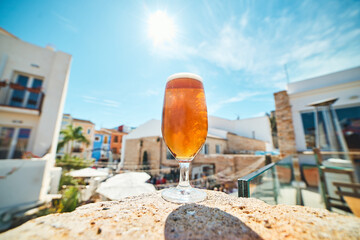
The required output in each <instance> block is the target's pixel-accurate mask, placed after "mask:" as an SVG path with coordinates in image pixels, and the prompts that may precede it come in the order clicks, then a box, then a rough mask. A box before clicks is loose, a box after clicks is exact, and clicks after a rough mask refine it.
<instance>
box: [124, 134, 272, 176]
mask: <svg viewBox="0 0 360 240" xmlns="http://www.w3.org/2000/svg"><path fill="white" fill-rule="evenodd" d="M228 137H229V140H226V139H219V138H211V137H208V138H207V139H206V144H209V154H201V153H199V154H197V156H196V157H195V159H194V160H193V162H192V164H193V166H196V165H198V166H199V165H206V164H210V165H214V168H215V173H219V172H223V171H225V173H226V175H234V174H235V175H236V176H240V175H241V176H244V175H246V174H248V173H250V172H251V171H254V170H256V169H257V168H258V167H259V166H260V165H261V164H262V165H261V166H263V162H264V159H265V158H264V156H255V155H243V154H223V153H224V152H225V151H228V146H229V143H230V146H231V149H234V150H240V149H243V150H265V142H263V141H260V140H256V139H250V138H245V137H240V136H237V135H235V134H229V136H228ZM216 145H220V150H221V152H222V154H216ZM144 151H146V152H147V157H148V162H149V164H150V168H151V169H152V170H154V171H152V173H154V174H157V173H159V172H160V168H162V167H170V168H171V167H173V168H177V167H178V166H179V164H178V162H177V161H176V160H175V159H167V154H166V152H167V147H166V144H165V142H164V141H163V139H162V138H160V137H156V136H155V137H145V138H139V139H128V140H126V145H125V161H124V168H123V169H126V170H136V169H141V166H142V165H143V156H144ZM260 159H262V160H260ZM259 160H260V162H261V164H260V165H259V164H258V163H259ZM254 164H255V165H254ZM253 165H254V166H255V167H252V166H253ZM156 170H158V172H157V171H156Z"/></svg>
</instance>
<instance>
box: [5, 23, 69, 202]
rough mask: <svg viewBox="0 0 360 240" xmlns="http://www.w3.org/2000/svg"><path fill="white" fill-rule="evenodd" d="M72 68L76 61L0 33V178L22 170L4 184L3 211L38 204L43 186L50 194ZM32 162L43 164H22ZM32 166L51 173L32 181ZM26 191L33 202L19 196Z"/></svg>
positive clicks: (38, 176)
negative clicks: (52, 170) (71, 65)
mask: <svg viewBox="0 0 360 240" xmlns="http://www.w3.org/2000/svg"><path fill="white" fill-rule="evenodd" d="M70 64H71V55H69V54H67V53H64V52H61V51H55V50H54V49H53V48H50V47H46V48H43V47H39V46H35V45H33V44H30V43H27V42H24V41H22V40H20V39H18V38H17V37H15V36H14V35H12V34H11V33H9V32H7V31H5V30H4V29H1V28H0V172H1V173H0V175H2V176H3V174H7V173H8V172H9V169H10V170H11V169H12V168H14V167H15V168H16V169H18V171H14V172H12V174H9V175H7V177H6V181H3V180H2V181H1V183H0V192H1V197H0V208H1V207H8V206H11V205H16V204H22V203H24V202H26V201H27V202H32V201H37V200H38V199H39V192H40V188H38V183H39V182H40V187H41V183H42V184H43V187H42V196H44V195H45V193H46V192H47V190H48V188H49V172H50V171H51V168H52V167H53V166H54V163H55V154H56V144H57V141H58V136H59V130H60V124H61V119H62V111H63V108H64V102H65V97H66V91H67V86H68V79H69V74H70ZM31 157H38V158H33V159H32V160H19V159H22V158H31ZM31 161H34V162H37V163H39V164H40V165H41V166H42V167H43V168H44V167H45V166H46V170H45V171H44V170H42V171H41V170H40V171H37V172H36V176H35V175H34V174H32V175H31V174H30V173H31V172H34V169H32V167H36V166H35V165H36V164H33V165H32V163H31ZM40 165H39V166H40ZM25 168H26V169H25ZM21 172H22V174H24V173H25V172H27V173H29V174H30V175H31V176H30V175H29V176H28V177H29V178H30V179H25V177H26V176H25V175H20V173H21ZM42 173H43V175H42ZM22 177H24V178H22ZM31 178H32V179H31ZM26 183H29V184H26ZM25 187H27V188H28V189H27V190H26V191H29V192H32V198H31V199H29V198H28V199H26V197H29V196H30V195H31V194H24V195H23V196H19V195H17V194H16V193H15V192H20V191H22V189H23V188H25ZM5 190H6V191H10V190H12V191H14V192H10V193H7V192H6V193H5V192H4V191H5ZM36 191H38V194H36ZM34 192H35V194H34Z"/></svg>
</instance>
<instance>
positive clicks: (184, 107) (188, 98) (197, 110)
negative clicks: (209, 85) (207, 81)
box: [161, 75, 208, 162]
mask: <svg viewBox="0 0 360 240" xmlns="http://www.w3.org/2000/svg"><path fill="white" fill-rule="evenodd" d="M200 80H201V79H199V80H198V79H195V78H194V77H191V76H190V77H188V76H186V75H182V76H179V77H178V78H176V76H175V77H174V78H173V79H168V82H167V84H166V89H165V97H164V107H163V115H162V129H161V130H162V134H163V138H164V140H165V143H166V145H167V146H168V148H169V150H170V151H171V153H172V154H173V155H174V157H175V158H176V159H177V160H179V161H180V162H186V161H191V160H192V159H193V157H195V155H196V154H197V152H198V151H199V149H200V148H201V146H202V145H203V144H204V142H205V140H206V136H207V131H208V117H207V108H206V101H205V92H204V87H203V83H202V82H201V81H200Z"/></svg>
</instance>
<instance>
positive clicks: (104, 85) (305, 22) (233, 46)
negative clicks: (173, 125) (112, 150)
mask: <svg viewBox="0 0 360 240" xmlns="http://www.w3.org/2000/svg"><path fill="white" fill-rule="evenodd" d="M158 11H162V12H163V13H166V14H167V15H168V16H170V17H171V18H172V21H173V24H174V26H175V27H176V35H175V37H174V38H173V39H172V40H169V41H166V42H162V43H161V44H155V43H154V39H152V38H151V37H150V36H149V32H148V31H149V19H150V18H151V16H153V14H154V13H156V12H158ZM0 16H1V17H0V26H1V27H3V28H5V29H6V30H8V31H9V32H11V33H13V34H14V35H16V36H18V37H19V38H20V39H22V40H24V41H27V42H30V43H33V44H36V45H39V46H46V45H48V44H51V45H53V46H55V47H56V49H57V50H61V51H64V52H67V53H70V54H71V55H72V56H73V62H72V66H71V74H70V82H69V88H68V93H67V99H66V105H65V109H64V112H65V113H70V114H72V115H73V116H74V117H76V118H82V119H88V120H91V121H93V122H94V123H96V127H97V128H100V127H107V128H111V127H115V126H118V125H121V124H127V125H130V126H138V125H139V124H141V123H144V122H145V121H147V120H149V119H152V118H156V119H161V111H162V101H163V94H164V87H165V83H166V78H167V77H168V76H169V75H171V74H173V73H176V72H184V71H189V72H194V73H197V74H200V75H201V76H202V77H203V79H204V86H205V92H206V97H207V104H208V111H209V113H210V114H212V115H216V116H219V117H224V118H228V119H235V118H236V117H237V116H239V117H240V118H249V117H254V116H262V115H264V114H265V113H266V112H270V111H271V110H274V108H275V107H274V100H273V93H274V92H277V91H280V90H284V89H285V86H286V75H285V72H284V65H285V64H286V66H287V69H288V73H289V77H290V81H291V82H292V81H297V80H302V79H305V78H309V77H314V76H317V75H321V74H326V73H330V72H334V71H338V70H343V69H347V68H351V67H355V66H359V65H360V1H350V0H346V1H329V0H326V1H312V0H304V1H297V0H294V1H267V0H263V1H191V0H182V1H88V0H87V1H68V0H64V1H36V0H32V1H20V0H19V1H11V0H8V1H4V0H0Z"/></svg>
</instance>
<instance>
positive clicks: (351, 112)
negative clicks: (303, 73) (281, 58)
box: [287, 67, 360, 151]
mask: <svg viewBox="0 0 360 240" xmlns="http://www.w3.org/2000/svg"><path fill="white" fill-rule="evenodd" d="M287 94H288V96H289V101H290V105H291V109H292V119H293V125H294V132H295V142H296V149H297V150H298V151H304V150H309V149H312V147H314V146H315V122H314V107H310V106H308V105H309V104H311V103H314V102H317V101H321V100H325V99H330V98H338V100H337V101H336V102H335V103H334V104H333V107H334V109H335V111H336V113H337V116H338V118H339V121H340V125H341V127H342V130H343V133H344V135H345V140H346V142H347V144H348V147H349V149H350V150H351V149H353V150H354V149H357V150H359V149H360V67H356V68H352V69H348V70H344V71H340V72H335V73H331V74H327V75H323V76H319V77H315V78H311V79H306V80H303V81H298V82H294V83H290V84H288V86H287Z"/></svg>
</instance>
